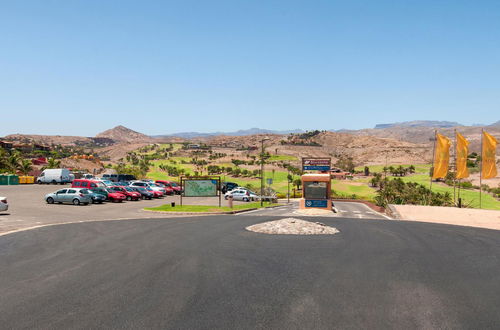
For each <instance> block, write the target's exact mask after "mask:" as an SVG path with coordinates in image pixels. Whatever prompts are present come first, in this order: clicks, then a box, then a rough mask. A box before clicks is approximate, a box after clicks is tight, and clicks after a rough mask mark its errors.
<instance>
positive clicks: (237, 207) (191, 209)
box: [145, 202, 279, 212]
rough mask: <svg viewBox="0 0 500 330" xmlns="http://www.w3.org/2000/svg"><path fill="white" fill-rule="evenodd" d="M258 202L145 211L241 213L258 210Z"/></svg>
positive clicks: (162, 208) (185, 206)
mask: <svg viewBox="0 0 500 330" xmlns="http://www.w3.org/2000/svg"><path fill="white" fill-rule="evenodd" d="M277 205H279V204H276V203H269V202H264V207H269V206H277ZM260 207H261V206H260V202H254V203H247V204H238V205H234V206H233V208H232V209H231V208H230V207H228V206H222V207H218V206H213V205H182V206H181V205H177V206H175V207H172V205H170V204H166V205H162V206H158V207H146V208H145V210H149V211H162V212H229V211H241V210H247V209H255V208H260Z"/></svg>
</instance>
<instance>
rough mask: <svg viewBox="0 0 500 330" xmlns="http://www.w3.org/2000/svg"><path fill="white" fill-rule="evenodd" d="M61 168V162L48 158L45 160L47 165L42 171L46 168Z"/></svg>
mask: <svg viewBox="0 0 500 330" xmlns="http://www.w3.org/2000/svg"><path fill="white" fill-rule="evenodd" d="M59 167H61V161H60V160H57V159H54V158H49V159H47V165H45V166H44V167H43V168H42V169H44V170H45V169H48V168H59Z"/></svg>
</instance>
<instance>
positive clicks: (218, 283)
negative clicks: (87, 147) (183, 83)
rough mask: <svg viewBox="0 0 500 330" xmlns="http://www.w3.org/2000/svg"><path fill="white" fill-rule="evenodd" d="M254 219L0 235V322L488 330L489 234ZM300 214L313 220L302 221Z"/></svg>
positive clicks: (497, 264) (492, 307)
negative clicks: (314, 231)
mask: <svg viewBox="0 0 500 330" xmlns="http://www.w3.org/2000/svg"><path fill="white" fill-rule="evenodd" d="M278 218H279V217H266V216H251V215H247V216H236V215H235V216H217V217H215V216H210V217H198V218H173V219H172V218H170V219H149V220H141V221H128V220H126V221H103V222H88V223H78V224H69V225H62V226H51V227H44V228H40V229H36V230H29V231H23V232H19V233H15V234H11V235H6V236H1V237H0V293H1V294H0V311H1V313H0V327H1V328H4V329H72V328H81V329H83V328H85V329H89V328H93V329H94V328H95V329H111V328H115V329H116V328H120V329H123V328H129V329H131V328H136V329H137V328H162V329H335V328H338V329H494V328H497V329H498V325H499V324H500V313H499V312H498V308H499V307H498V306H500V281H499V275H500V260H499V258H500V257H499V256H500V234H499V232H498V231H493V230H485V229H478V228H466V227H458V226H447V225H437V224H426V223H410V222H399V221H387V220H383V221H382V220H362V219H343V218H338V217H328V218H314V221H321V222H324V223H326V224H328V225H332V226H335V227H337V228H338V229H339V230H340V233H339V234H336V235H332V236H293V235H291V236H286V235H283V236H275V235H265V234H257V233H253V232H248V231H246V230H245V229H244V228H245V227H246V226H248V225H251V224H255V223H259V222H262V221H267V220H271V219H278ZM304 219H306V220H307V219H311V218H304Z"/></svg>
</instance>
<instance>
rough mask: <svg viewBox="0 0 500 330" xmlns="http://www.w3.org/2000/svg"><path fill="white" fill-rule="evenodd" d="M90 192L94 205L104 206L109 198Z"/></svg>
mask: <svg viewBox="0 0 500 330" xmlns="http://www.w3.org/2000/svg"><path fill="white" fill-rule="evenodd" d="M89 192H90V197H91V198H92V204H96V203H97V204H102V203H103V202H105V201H106V198H107V196H104V195H102V194H98V193H96V192H94V191H92V190H89Z"/></svg>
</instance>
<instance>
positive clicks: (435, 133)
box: [429, 129, 437, 190]
mask: <svg viewBox="0 0 500 330" xmlns="http://www.w3.org/2000/svg"><path fill="white" fill-rule="evenodd" d="M436 139H437V130H436V129H435V130H434V146H433V147H432V163H431V169H432V173H429V174H430V176H431V182H430V187H429V189H430V190H432V177H433V176H434V171H435V170H436V169H435V168H434V161H435V157H436Z"/></svg>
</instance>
